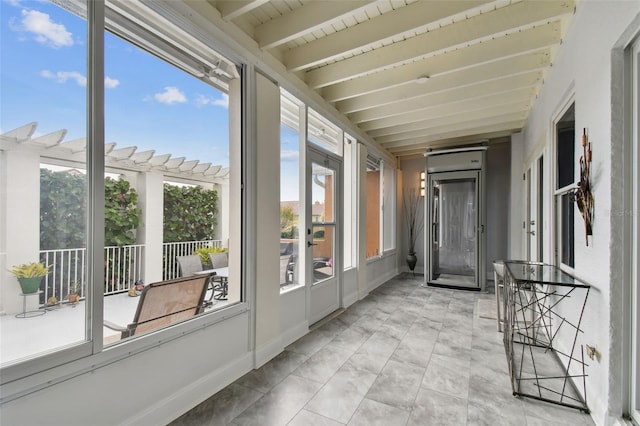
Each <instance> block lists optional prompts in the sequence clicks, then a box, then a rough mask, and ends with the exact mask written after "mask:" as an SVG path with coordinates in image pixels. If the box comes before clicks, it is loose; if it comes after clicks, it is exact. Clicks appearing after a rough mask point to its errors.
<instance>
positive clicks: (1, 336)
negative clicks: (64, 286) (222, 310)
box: [0, 293, 228, 366]
mask: <svg viewBox="0 0 640 426" xmlns="http://www.w3.org/2000/svg"><path fill="white" fill-rule="evenodd" d="M139 299H140V298H139V297H130V296H129V295H128V294H127V293H121V294H115V295H109V296H105V298H104V319H105V320H108V321H110V322H112V323H115V324H118V325H122V326H126V325H127V324H129V323H130V322H131V320H132V319H133V316H134V314H135V311H136V307H137V306H138V300H139ZM226 303H228V302H226V301H217V303H216V304H214V305H213V307H211V308H209V309H217V308H219V307H220V306H223V305H224V304H226ZM85 308H86V302H85V301H81V302H79V303H78V304H76V305H71V304H62V305H61V306H59V307H55V308H52V309H48V310H47V311H46V313H45V314H44V315H40V316H35V317H30V318H16V316H14V315H2V316H0V342H2V344H1V345H0V364H1V365H3V366H4V365H5V364H9V363H12V362H14V361H18V360H24V359H26V358H28V357H31V356H34V355H41V354H44V353H46V352H49V351H53V350H59V349H61V348H64V347H65V346H70V345H74V344H77V343H78V342H82V341H84V339H85V321H84V318H85V315H86V309H85ZM119 334H120V333H119V332H117V331H114V330H111V329H108V328H106V327H103V336H104V342H105V344H107V343H112V342H115V341H117V340H118V336H119Z"/></svg>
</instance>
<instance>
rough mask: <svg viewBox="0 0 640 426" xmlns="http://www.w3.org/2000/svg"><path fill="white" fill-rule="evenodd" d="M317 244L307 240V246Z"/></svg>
mask: <svg viewBox="0 0 640 426" xmlns="http://www.w3.org/2000/svg"><path fill="white" fill-rule="evenodd" d="M317 245H318V244H316V243H312V242H311V241H307V247H311V246H317Z"/></svg>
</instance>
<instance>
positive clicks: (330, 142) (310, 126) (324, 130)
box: [307, 108, 343, 156]
mask: <svg viewBox="0 0 640 426" xmlns="http://www.w3.org/2000/svg"><path fill="white" fill-rule="evenodd" d="M342 138H343V136H342V130H340V128H338V127H336V126H335V125H334V124H333V123H331V122H330V121H329V120H327V119H326V118H324V117H323V116H322V115H320V114H319V113H318V112H316V111H314V110H313V109H311V108H309V109H308V114H307V139H308V140H309V142H311V143H313V144H315V145H318V146H320V147H322V148H324V149H326V150H327V151H329V152H333V153H334V154H338V155H340V156H342Z"/></svg>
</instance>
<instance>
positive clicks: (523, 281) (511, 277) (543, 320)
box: [504, 261, 590, 413]
mask: <svg viewBox="0 0 640 426" xmlns="http://www.w3.org/2000/svg"><path fill="white" fill-rule="evenodd" d="M504 264H505V283H504V296H505V297H504V347H505V352H506V355H507V362H508V364H509V375H510V378H511V386H512V389H513V395H515V396H526V397H529V398H535V399H539V400H542V401H547V402H551V403H554V404H559V405H564V406H568V407H572V408H577V409H579V410H582V411H584V412H586V413H588V412H589V408H588V407H587V397H586V377H587V374H586V372H585V367H587V364H586V363H585V361H584V350H583V346H582V345H578V340H579V335H580V334H581V333H583V330H582V329H581V328H580V323H581V321H582V317H583V315H584V309H585V305H586V303H587V297H588V296H589V289H590V286H589V285H588V284H585V283H584V282H582V281H580V280H578V279H576V278H575V277H573V276H572V275H570V274H567V273H566V272H563V271H562V270H560V268H558V267H556V266H552V265H547V264H543V263H539V262H527V261H505V262H504Z"/></svg>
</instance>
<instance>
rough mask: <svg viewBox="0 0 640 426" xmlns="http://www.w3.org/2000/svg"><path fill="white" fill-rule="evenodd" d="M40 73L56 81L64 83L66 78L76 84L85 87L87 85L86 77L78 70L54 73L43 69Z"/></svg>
mask: <svg viewBox="0 0 640 426" xmlns="http://www.w3.org/2000/svg"><path fill="white" fill-rule="evenodd" d="M40 75H41V76H42V77H44V78H48V79H50V80H54V81H56V82H57V83H66V82H67V81H68V80H73V81H75V82H76V84H77V85H78V86H82V87H85V86H86V85H87V78H86V77H85V76H83V75H82V74H80V73H79V72H78V71H58V72H57V73H55V74H54V73H52V72H51V71H49V70H44V71H40Z"/></svg>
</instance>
